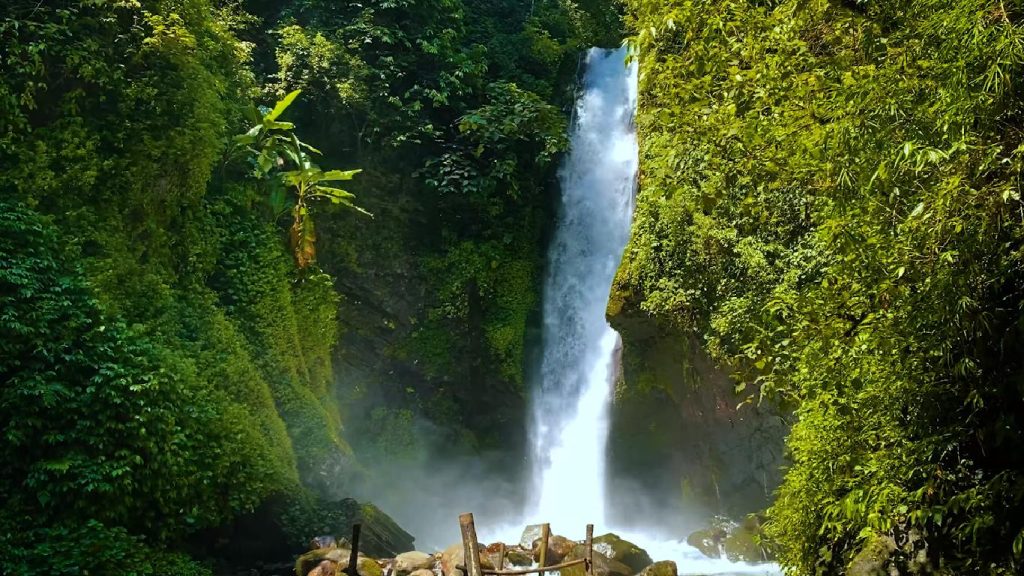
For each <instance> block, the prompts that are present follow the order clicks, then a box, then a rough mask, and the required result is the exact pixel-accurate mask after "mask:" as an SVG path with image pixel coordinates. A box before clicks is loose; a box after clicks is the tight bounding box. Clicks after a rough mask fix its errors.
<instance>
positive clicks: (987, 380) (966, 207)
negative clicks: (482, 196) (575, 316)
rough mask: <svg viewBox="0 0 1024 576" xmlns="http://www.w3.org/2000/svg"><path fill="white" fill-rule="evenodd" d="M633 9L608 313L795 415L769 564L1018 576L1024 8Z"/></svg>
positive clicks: (703, 4)
mask: <svg viewBox="0 0 1024 576" xmlns="http://www.w3.org/2000/svg"><path fill="white" fill-rule="evenodd" d="M628 4H629V9H628V10H629V15H628V22H629V26H630V27H631V29H632V32H633V33H634V37H633V43H634V47H635V48H636V49H637V50H638V53H639V58H640V65H641V88H640V90H641V94H640V108H641V111H640V115H639V118H638V127H639V136H640V139H641V174H642V175H641V192H640V197H639V201H638V209H637V217H636V224H635V228H634V232H633V238H632V241H631V243H630V246H629V247H628V248H627V253H626V259H625V261H624V263H623V266H622V268H621V270H620V273H619V276H618V278H617V281H616V287H615V291H616V299H615V302H616V305H617V306H632V307H634V308H637V309H640V310H642V311H644V312H646V313H647V314H650V315H652V316H653V317H654V318H656V319H657V320H658V321H659V322H663V323H665V324H667V325H672V326H675V327H677V328H678V329H679V330H682V331H683V332H684V333H687V334H692V335H694V336H696V337H698V338H699V340H700V341H701V343H702V344H703V345H704V346H705V347H706V348H707V349H708V350H709V351H710V352H711V353H712V355H713V356H714V357H715V358H716V360H717V361H719V362H720V363H722V364H724V365H726V366H727V367H729V369H730V370H732V371H734V373H735V374H736V376H737V383H738V384H737V388H738V390H740V391H742V392H744V393H746V394H753V395H752V396H751V398H750V399H751V400H755V399H757V400H759V399H760V398H765V397H768V398H772V399H774V400H776V401H781V402H783V403H784V404H786V405H788V406H790V407H792V408H793V409H795V413H796V416H797V418H798V421H797V424H796V425H795V426H794V428H793V431H792V434H791V436H790V438H789V440H788V448H789V452H790V458H791V461H792V464H791V465H790V467H789V468H788V470H787V473H786V476H785V480H784V482H783V485H782V487H781V488H780V490H779V492H778V494H777V500H776V502H775V504H774V505H773V507H772V508H771V510H770V522H769V523H768V525H767V526H766V530H767V532H768V534H769V535H770V536H771V537H772V538H773V539H774V540H775V544H776V545H777V546H778V548H779V558H780V560H781V562H782V563H783V564H784V566H785V567H786V568H787V570H789V571H790V572H791V573H793V574H807V575H810V574H843V573H854V572H856V571H858V570H860V571H861V573H868V572H870V570H869V569H868V568H866V567H870V566H874V568H877V569H878V570H883V571H884V572H885V573H892V572H890V571H889V570H890V568H892V569H896V570H899V572H900V573H924V572H929V571H931V572H936V571H937V572H939V573H944V574H1011V573H1013V574H1015V573H1019V571H1020V569H1021V565H1022V561H1024V558H1022V547H1024V520H1022V514H1021V512H1022V511H1024V456H1022V455H1024V453H1022V452H1021V450H1020V448H1019V447H1020V445H1021V442H1022V441H1024V437H1022V430H1024V427H1022V424H1024V422H1022V421H1021V414H1024V405H1022V397H1024V365H1022V363H1024V362H1022V359H1024V338H1022V337H1024V323H1022V309H1021V306H1022V302H1024V263H1022V257H1024V237H1022V233H1024V226H1022V220H1024V208H1022V205H1021V197H1020V192H1021V184H1020V183H1021V168H1022V166H1024V145H1022V143H1024V139H1022V134H1024V133H1022V132H1021V129H1020V125H1021V98H1020V94H1021V79H1022V78H1024V11H1022V10H1021V7H1020V4H1019V3H1016V2H1001V1H999V0H955V1H948V0H944V1H941V2H940V1H931V0H928V1H919V2H904V1H898V0H887V1H881V2H861V1H855V0H850V1H831V2H830V1H826V0H813V1H810V2H800V1H795V0H793V1H791V0H777V1H776V0H773V1H754V0H749V1H747V0H726V1H704V0H695V1H687V2H683V1H676V0H673V1H667V2H666V1H661V0H657V1H655V0H630V1H629V2H628ZM879 551H881V552H879ZM879 554H880V555H881V557H880V558H879V559H874V560H873V558H875V556H878V555H879ZM875 560H877V562H875ZM872 562H875V563H874V564H872ZM874 568H871V569H874ZM864 570H868V571H867V572H865V571H864ZM870 573H875V572H870Z"/></svg>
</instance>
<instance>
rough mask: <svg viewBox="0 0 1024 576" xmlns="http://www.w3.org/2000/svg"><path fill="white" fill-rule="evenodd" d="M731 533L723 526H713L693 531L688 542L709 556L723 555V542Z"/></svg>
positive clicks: (717, 556)
mask: <svg viewBox="0 0 1024 576" xmlns="http://www.w3.org/2000/svg"><path fill="white" fill-rule="evenodd" d="M728 535H729V533H728V532H727V531H726V530H724V529H723V528H717V527H711V528H704V529H703V530H697V531H695V532H691V533H690V535H689V536H687V537H686V543H687V544H689V545H690V546H693V547H694V548H696V549H697V550H700V553H701V554H703V555H705V556H707V557H708V558H721V557H722V542H723V541H724V540H725V537H726V536H728Z"/></svg>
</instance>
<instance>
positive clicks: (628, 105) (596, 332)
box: [505, 49, 779, 575]
mask: <svg viewBox="0 0 1024 576" xmlns="http://www.w3.org/2000/svg"><path fill="white" fill-rule="evenodd" d="M625 56H626V54H625V51H624V49H622V50H601V49H592V50H590V52H589V53H588V54H587V57H586V73H585V76H584V79H583V90H582V94H581V96H580V98H579V100H578V102H577V105H576V110H575V114H574V118H575V121H574V123H573V125H572V127H571V133H570V137H571V148H570V151H569V154H568V155H567V157H566V159H565V161H564V164H563V166H562V169H561V172H560V182H561V189H562V202H561V206H560V212H559V220H558V223H557V226H556V229H555V234H554V238H553V241H552V245H551V247H550V250H549V253H548V273H547V277H546V278H545V284H544V295H543V297H544V308H543V314H544V327H543V357H542V361H541V373H540V382H539V383H537V384H536V388H535V393H534V397H533V399H532V420H531V429H530V443H531V457H532V460H531V465H532V486H531V489H530V490H529V491H528V500H527V502H528V504H527V506H526V510H525V511H524V512H525V519H524V521H525V522H550V523H551V524H552V526H553V530H555V531H558V533H562V534H564V535H566V536H569V537H579V538H581V537H582V534H577V532H581V531H582V529H583V527H584V526H585V525H586V524H594V525H595V526H596V530H597V532H596V534H601V533H603V531H605V530H610V529H613V528H614V527H612V526H608V525H607V524H606V518H605V503H606V498H607V495H606V493H605V460H606V446H607V440H608V427H609V423H608V419H609V407H610V403H611V396H612V387H613V379H614V377H615V374H614V371H615V361H616V358H615V356H616V350H617V348H618V343H619V336H618V334H617V333H616V332H615V331H614V330H612V328H611V327H610V326H609V325H608V323H607V321H606V320H605V308H606V306H607V303H608V294H609V290H610V288H611V283H612V280H613V278H614V275H615V270H616V269H617V268H618V265H619V261H620V259H621V257H622V251H623V249H624V248H625V245H626V241H627V240H628V237H629V228H630V221H631V217H632V211H633V192H634V182H635V177H636V171H637V154H638V152H637V140H636V133H635V129H634V123H633V118H634V114H635V110H636V99H637V69H636V65H635V64H630V65H629V66H625V65H624V62H625ZM515 524H517V525H518V526H519V527H520V529H521V527H522V526H523V522H515ZM618 533H619V534H620V535H621V536H622V537H624V538H626V539H627V540H630V541H632V542H635V543H636V544H638V545H639V546H641V547H642V548H645V549H646V550H647V551H648V552H649V553H650V554H651V556H652V557H653V558H654V559H655V560H675V561H676V563H677V565H678V567H679V573H680V574H681V575H682V574H779V572H778V568H777V567H775V566H774V565H765V564H762V565H750V564H734V563H731V562H728V561H727V560H713V559H709V558H706V557H704V556H703V555H702V554H701V553H700V552H698V551H697V550H696V549H694V548H693V547H691V546H689V545H687V544H686V543H685V542H679V541H678V539H677V538H678V535H677V536H676V537H675V538H671V539H666V538H664V537H658V536H656V535H650V534H635V533H625V532H623V531H621V530H620V531H618ZM505 536H506V541H507V540H512V541H515V538H516V535H514V534H512V533H511V530H510V529H509V531H508V532H506V533H505Z"/></svg>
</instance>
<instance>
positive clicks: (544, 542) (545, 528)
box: [537, 524, 551, 576]
mask: <svg viewBox="0 0 1024 576" xmlns="http://www.w3.org/2000/svg"><path fill="white" fill-rule="evenodd" d="M550 537H551V525H550V524H541V526H540V570H538V571H537V574H538V576H544V565H545V564H547V560H548V538H550Z"/></svg>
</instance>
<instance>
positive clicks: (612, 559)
mask: <svg viewBox="0 0 1024 576" xmlns="http://www.w3.org/2000/svg"><path fill="white" fill-rule="evenodd" d="M755 529H756V526H753V525H752V522H751V521H748V522H746V523H743V524H737V523H730V522H726V521H724V520H723V521H721V522H717V523H716V524H715V525H713V526H711V527H710V528H708V529H707V530H702V531H698V532H694V533H693V534H691V535H690V537H689V538H688V541H690V544H691V545H692V546H694V547H695V548H698V549H699V550H701V551H702V552H703V553H704V554H705V555H707V556H708V557H710V558H718V557H726V558H728V559H730V560H732V561H748V562H757V561H763V560H765V555H764V551H763V550H761V549H760V547H759V546H758V545H757V544H756V542H755V540H754V538H753V533H754V531H755ZM540 534H541V527H540V526H539V525H533V526H527V527H526V529H524V530H523V533H522V536H521V537H520V540H519V542H517V543H512V544H508V543H505V544H504V559H503V560H502V557H501V549H502V543H499V542H494V543H490V544H480V545H479V546H480V563H481V565H482V566H483V568H485V569H497V568H498V567H499V565H500V566H501V567H502V568H504V569H515V568H527V567H538V566H539V562H540V557H541V537H540ZM312 547H313V549H312V550H310V551H309V552H306V553H305V554H302V555H301V556H299V558H298V559H297V560H296V562H295V575H296V576H342V575H343V574H345V573H346V570H347V569H348V567H349V562H350V559H351V547H350V545H349V544H348V542H347V541H346V540H341V541H335V539H334V538H333V537H329V536H327V537H320V538H316V539H314V540H313V542H312ZM593 549H594V550H593V559H594V575H595V576H677V575H678V574H679V567H678V566H677V565H676V563H675V562H674V561H671V560H661V561H655V559H653V558H652V557H651V556H650V555H649V554H648V553H647V551H645V550H644V549H642V548H640V547H639V546H637V545H635V544H633V543H632V542H629V541H627V540H624V539H622V538H620V537H619V536H618V535H616V534H613V533H608V534H603V535H600V536H596V537H595V538H594V541H593ZM585 552H586V550H585V546H584V544H583V543H582V542H579V541H575V540H571V539H569V538H566V537H564V536H561V535H557V534H553V535H551V536H550V537H549V539H548V546H547V550H546V553H545V554H544V557H545V562H544V565H545V566H554V565H557V564H560V563H563V562H569V561H572V560H580V559H582V558H584V556H585ZM464 564H465V554H464V551H463V546H462V543H461V542H455V543H453V544H452V545H451V546H449V547H447V548H446V549H445V550H443V551H440V552H435V553H428V552H421V551H409V552H403V553H401V554H397V555H395V556H394V557H393V558H372V557H369V556H365V555H363V554H359V555H358V558H357V561H356V571H357V573H358V575H359V576H465V575H464V572H463V570H462V569H461V568H460V566H463V565H464ZM549 574H557V573H549ZM560 576H585V571H584V568H583V566H582V565H576V566H571V567H569V568H564V569H562V570H561V571H560Z"/></svg>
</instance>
